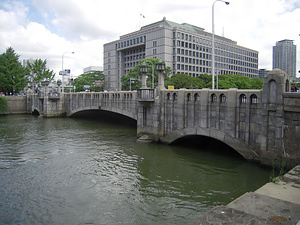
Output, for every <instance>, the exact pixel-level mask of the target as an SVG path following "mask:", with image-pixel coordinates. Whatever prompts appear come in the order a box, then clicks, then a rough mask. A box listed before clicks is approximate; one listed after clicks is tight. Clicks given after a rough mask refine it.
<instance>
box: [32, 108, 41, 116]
mask: <svg viewBox="0 0 300 225" xmlns="http://www.w3.org/2000/svg"><path fill="white" fill-rule="evenodd" d="M31 115H33V116H39V115H40V113H39V111H38V110H36V109H35V110H33V111H32V113H31Z"/></svg>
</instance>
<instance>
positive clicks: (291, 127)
mask: <svg viewBox="0 0 300 225" xmlns="http://www.w3.org/2000/svg"><path fill="white" fill-rule="evenodd" d="M289 89H290V81H289V76H288V75H287V74H286V73H285V72H283V71H281V70H278V69H276V70H273V71H271V72H270V73H268V75H267V76H266V77H265V78H264V85H263V89H262V90H238V89H229V90H211V89H194V90H190V89H180V90H166V89H164V88H163V86H160V88H156V89H155V90H153V89H148V88H143V89H140V90H138V91H120V92H97V93H66V94H62V96H60V98H57V97H53V96H50V95H45V96H43V97H41V96H40V97H36V96H33V97H32V98H31V99H28V102H29V103H28V104H29V108H31V110H34V109H36V110H38V111H41V112H42V113H43V115H44V116H45V117H51V116H61V115H67V116H71V115H73V114H76V113H77V112H80V111H85V110H105V111H110V112H114V113H119V114H122V115H125V116H127V117H130V118H132V119H135V120H137V137H138V138H142V139H143V140H145V139H150V140H151V141H155V142H164V143H172V142H173V141H175V140H177V139H179V138H182V137H186V136H190V135H194V136H195V135H198V136H207V137H210V138H213V139H216V140H219V141H221V142H223V143H225V144H227V145H229V146H231V147H232V148H233V149H235V150H236V151H237V152H239V153H240V154H241V155H242V156H243V157H244V158H246V159H248V160H255V161H260V162H262V163H266V164H269V165H271V164H272V161H273V160H274V159H279V160H278V161H280V163H281V161H282V160H283V159H284V160H285V161H287V162H288V163H291V164H293V165H295V164H299V163H300V138H299V137H300V94H299V93H290V92H288V91H289ZM145 137H146V138H145Z"/></svg>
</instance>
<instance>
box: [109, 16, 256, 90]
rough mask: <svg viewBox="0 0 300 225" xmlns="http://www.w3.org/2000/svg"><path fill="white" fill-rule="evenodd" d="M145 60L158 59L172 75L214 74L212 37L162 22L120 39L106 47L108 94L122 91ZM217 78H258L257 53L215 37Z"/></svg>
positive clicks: (144, 27)
mask: <svg viewBox="0 0 300 225" xmlns="http://www.w3.org/2000/svg"><path fill="white" fill-rule="evenodd" d="M145 58H158V59H161V60H163V61H165V63H166V65H167V66H170V67H171V69H172V73H173V74H177V73H185V74H189V75H190V76H199V75H200V74H211V72H212V34H211V33H208V32H206V31H204V29H203V28H200V27H197V26H194V25H190V24H187V23H183V24H178V23H175V22H172V21H168V20H166V18H163V20H161V21H159V22H156V23H153V24H149V25H146V26H143V27H142V28H141V29H140V30H138V31H135V32H132V33H129V34H125V35H122V36H120V39H119V40H116V41H113V42H110V43H107V44H105V45H104V75H105V77H106V82H107V89H108V90H120V89H121V77H122V75H124V74H127V72H128V71H129V70H131V69H133V68H134V67H135V66H136V65H137V64H138V63H139V62H140V61H141V60H143V59H145ZM215 71H216V74H242V75H244V76H248V77H251V78H253V77H258V52H257V51H255V50H252V49H249V48H246V47H242V46H239V45H237V42H235V41H232V40H230V39H228V38H225V37H221V36H218V35H215Z"/></svg>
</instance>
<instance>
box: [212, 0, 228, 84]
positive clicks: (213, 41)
mask: <svg viewBox="0 0 300 225" xmlns="http://www.w3.org/2000/svg"><path fill="white" fill-rule="evenodd" d="M216 2H224V3H225V4H226V5H229V2H226V1H223V0H216V1H214V3H213V5H212V89H215V19H214V7H215V3H216Z"/></svg>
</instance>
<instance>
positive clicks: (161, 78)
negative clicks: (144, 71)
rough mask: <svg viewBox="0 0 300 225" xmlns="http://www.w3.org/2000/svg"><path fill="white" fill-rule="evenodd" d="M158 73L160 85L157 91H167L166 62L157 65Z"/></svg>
mask: <svg viewBox="0 0 300 225" xmlns="http://www.w3.org/2000/svg"><path fill="white" fill-rule="evenodd" d="M155 67H156V71H157V72H158V84H157V89H160V90H162V89H165V81H164V74H163V73H164V72H165V70H166V64H165V63H164V62H157V63H155Z"/></svg>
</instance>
